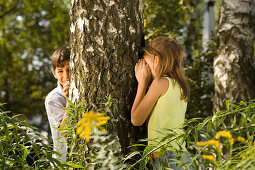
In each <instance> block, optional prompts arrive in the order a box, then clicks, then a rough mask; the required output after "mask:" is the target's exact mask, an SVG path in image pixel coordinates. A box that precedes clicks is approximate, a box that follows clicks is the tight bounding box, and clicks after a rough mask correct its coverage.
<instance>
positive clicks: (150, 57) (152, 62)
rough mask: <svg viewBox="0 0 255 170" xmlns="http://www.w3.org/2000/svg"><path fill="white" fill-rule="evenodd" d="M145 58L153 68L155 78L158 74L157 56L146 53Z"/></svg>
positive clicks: (152, 72)
mask: <svg viewBox="0 0 255 170" xmlns="http://www.w3.org/2000/svg"><path fill="white" fill-rule="evenodd" d="M143 59H144V60H145V62H146V63H147V64H148V66H149V68H150V69H151V74H152V77H153V79H154V78H155V77H156V75H157V74H156V68H157V63H156V62H155V56H153V55H151V54H145V55H144V56H143Z"/></svg>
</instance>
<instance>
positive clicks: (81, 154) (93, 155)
mask: <svg viewBox="0 0 255 170" xmlns="http://www.w3.org/2000/svg"><path fill="white" fill-rule="evenodd" d="M106 99H107V101H106V103H105V106H106V108H105V109H104V108H102V109H100V110H101V111H102V110H107V111H108V112H109V113H108V114H109V115H111V116H112V115H113V113H112V111H116V110H117V107H116V105H115V104H114V103H113V101H112V99H111V96H109V97H107V98H106ZM67 100H68V99H67ZM68 105H69V106H68V107H66V108H64V109H65V110H66V111H67V114H68V119H67V121H66V125H65V126H64V127H63V128H61V130H62V131H63V132H64V133H65V136H66V138H67V140H68V145H69V148H70V152H69V155H68V159H69V160H70V162H72V163H74V164H76V165H79V166H81V167H84V168H85V169H86V168H95V169H111V170H115V169H116V170H117V169H124V168H125V167H126V164H124V163H122V162H121V155H120V147H119V146H117V145H116V143H117V142H116V141H115V140H116V139H115V138H114V137H113V136H112V135H111V134H109V133H108V132H101V131H98V129H96V128H92V129H91V130H92V131H91V134H90V138H91V140H90V141H89V142H86V141H85V139H84V138H80V137H79V136H78V134H77V123H78V121H79V120H80V119H81V118H82V115H83V114H84V113H85V112H88V110H87V106H86V105H84V104H83V103H82V102H80V103H78V104H77V103H76V102H74V103H73V102H72V101H70V100H68ZM110 124H111V123H110ZM111 126H112V125H111ZM111 126H110V127H111ZM107 130H109V126H107Z"/></svg>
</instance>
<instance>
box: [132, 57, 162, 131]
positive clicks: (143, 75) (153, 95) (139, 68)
mask: <svg viewBox="0 0 255 170" xmlns="http://www.w3.org/2000/svg"><path fill="white" fill-rule="evenodd" d="M135 72H136V78H137V81H138V88H137V93H136V97H135V101H134V103H133V106H132V110H131V122H132V124H133V125H134V126H141V125H142V124H143V123H144V122H145V120H146V119H147V118H148V116H149V114H150V112H151V111H152V109H153V107H154V105H155V103H156V102H157V100H158V98H159V97H160V96H161V95H162V94H163V92H165V91H166V90H165V89H166V88H167V86H166V85H165V84H166V81H165V80H164V79H160V78H155V79H154V80H153V81H152V83H151V86H150V88H149V90H148V92H147V93H146V95H145V91H146V89H147V86H148V83H149V81H150V78H151V73H150V69H149V67H148V65H146V63H145V61H143V60H141V61H139V62H138V64H137V65H136V68H135ZM165 87H166V88H165Z"/></svg>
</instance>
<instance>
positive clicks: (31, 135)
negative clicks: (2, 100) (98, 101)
mask: <svg viewBox="0 0 255 170" xmlns="http://www.w3.org/2000/svg"><path fill="white" fill-rule="evenodd" d="M2 105H3V104H0V107H2ZM9 113H10V112H9V111H2V110H0V127H1V128H0V143H1V145H0V153H1V155H0V169H47V168H49V169H51V165H50V164H52V165H53V166H54V169H63V168H66V167H70V166H71V165H72V164H71V163H70V164H64V163H61V162H60V161H58V160H57V159H55V158H53V157H52V155H53V154H58V153H57V152H55V151H53V149H52V147H51V145H49V141H48V140H47V138H45V137H44V136H42V135H41V134H40V133H38V132H36V129H35V128H34V127H31V126H30V125H28V124H26V123H25V122H22V121H20V120H18V119H17V117H18V116H19V115H16V116H14V117H9V116H8V114H9Z"/></svg>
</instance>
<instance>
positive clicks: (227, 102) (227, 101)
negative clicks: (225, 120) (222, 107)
mask: <svg viewBox="0 0 255 170" xmlns="http://www.w3.org/2000/svg"><path fill="white" fill-rule="evenodd" d="M226 106H227V109H228V111H229V100H226Z"/></svg>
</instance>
